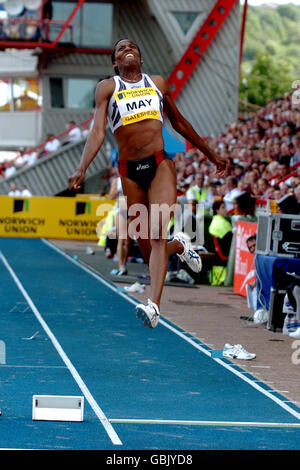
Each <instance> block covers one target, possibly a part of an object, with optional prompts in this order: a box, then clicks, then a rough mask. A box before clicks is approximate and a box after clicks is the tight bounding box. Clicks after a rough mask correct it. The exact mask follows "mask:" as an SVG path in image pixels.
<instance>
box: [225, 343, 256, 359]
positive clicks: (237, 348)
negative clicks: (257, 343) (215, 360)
mask: <svg viewBox="0 0 300 470" xmlns="http://www.w3.org/2000/svg"><path fill="white" fill-rule="evenodd" d="M223 356H224V357H229V358H231V359H244V360H249V359H254V358H255V357H256V354H254V353H249V352H248V351H246V349H244V348H243V346H242V345H241V344H235V345H234V346H232V345H231V344H225V346H224V349H223Z"/></svg>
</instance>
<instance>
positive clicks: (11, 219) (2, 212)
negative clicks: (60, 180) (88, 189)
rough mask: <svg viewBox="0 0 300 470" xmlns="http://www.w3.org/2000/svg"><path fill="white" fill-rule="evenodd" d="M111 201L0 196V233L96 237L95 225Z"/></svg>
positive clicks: (45, 236) (80, 238) (95, 238)
mask: <svg viewBox="0 0 300 470" xmlns="http://www.w3.org/2000/svg"><path fill="white" fill-rule="evenodd" d="M114 204H115V201H112V200H109V199H105V198H98V199H90V198H88V197H87V198H86V200H85V199H83V197H81V198H74V197H37V196H32V197H28V198H22V197H10V196H0V236H1V237H28V238H59V239H70V240H97V239H98V237H97V225H98V224H99V223H100V222H101V220H102V219H103V218H105V217H106V216H107V214H108V212H109V211H110V210H111V209H112V207H113V206H114Z"/></svg>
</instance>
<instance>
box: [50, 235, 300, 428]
mask: <svg viewBox="0 0 300 470" xmlns="http://www.w3.org/2000/svg"><path fill="white" fill-rule="evenodd" d="M42 241H43V242H44V243H45V244H46V245H48V246H49V247H50V248H52V249H53V250H54V251H57V253H59V254H60V255H62V256H64V257H65V258H66V259H68V260H69V261H71V262H72V263H74V264H75V265H76V266H79V267H80V268H81V269H83V270H84V271H86V272H87V273H89V274H90V275H91V276H93V277H94V278H95V279H97V280H98V281H100V282H101V283H102V284H104V285H106V286H107V287H108V288H109V289H111V290H112V291H114V292H116V293H117V294H118V295H120V296H121V297H123V298H124V299H126V300H127V301H128V302H130V303H132V304H134V305H137V304H138V303H139V302H138V301H137V300H135V299H133V298H131V297H129V296H128V295H127V294H124V293H123V292H121V291H120V290H119V289H118V288H117V287H115V286H113V285H112V284H110V283H109V282H108V281H106V280H105V279H103V278H102V277H101V276H100V275H98V274H97V273H96V272H95V271H93V270H92V268H87V267H86V266H84V265H83V264H82V263H80V262H79V261H77V260H75V259H74V258H72V256H70V255H68V254H67V253H65V252H64V251H63V250H61V249H60V248H58V247H56V246H55V245H53V244H52V243H50V242H49V241H48V240H45V239H42ZM159 323H160V324H161V325H164V326H165V327H166V328H168V329H169V330H171V331H172V332H173V333H175V334H176V335H177V336H180V338H182V339H184V340H185V341H187V342H188V343H190V344H191V345H192V346H194V347H195V348H196V349H198V350H199V351H201V352H203V353H204V354H206V355H207V356H209V357H211V351H208V350H206V349H205V348H203V347H202V346H201V345H199V344H198V343H196V342H195V341H194V340H193V339H192V338H189V337H188V336H186V335H185V334H184V333H182V332H181V331H179V330H177V329H176V328H174V327H173V326H171V325H169V323H167V322H165V321H164V320H163V319H160V320H159ZM212 359H213V360H214V361H216V362H217V363H218V364H220V365H221V366H223V367H225V369H227V370H229V371H230V372H232V373H233V374H235V375H236V376H238V377H239V378H240V379H242V380H244V381H245V382H247V383H248V384H249V385H251V386H252V387H253V388H255V389H256V390H258V391H259V392H261V393H262V394H263V395H265V396H267V397H268V398H270V400H273V401H274V402H275V403H277V405H279V406H280V407H281V408H283V409H284V410H285V411H287V412H288V413H290V414H291V415H293V416H294V417H296V418H297V419H299V420H300V413H299V412H297V411H295V410H294V409H293V408H291V407H290V406H288V405H286V403H284V402H283V401H282V400H280V399H279V398H277V397H275V396H274V395H272V393H271V392H270V391H268V390H265V389H264V388H263V387H261V386H260V385H258V384H257V383H255V382H254V381H253V380H252V379H249V378H248V377H246V376H245V375H244V374H243V373H242V372H240V371H238V370H235V369H234V367H235V366H239V365H238V364H227V363H226V362H224V361H223V360H222V359H218V358H212ZM261 383H263V382H261Z"/></svg>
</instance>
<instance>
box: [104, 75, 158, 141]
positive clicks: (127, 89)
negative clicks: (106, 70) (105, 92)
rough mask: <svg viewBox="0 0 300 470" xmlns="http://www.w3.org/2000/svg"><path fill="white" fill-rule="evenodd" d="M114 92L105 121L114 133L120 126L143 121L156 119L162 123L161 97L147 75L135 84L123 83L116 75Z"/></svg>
mask: <svg viewBox="0 0 300 470" xmlns="http://www.w3.org/2000/svg"><path fill="white" fill-rule="evenodd" d="M113 78H114V80H115V90H114V93H113V94H112V97H111V99H110V101H109V104H108V112H107V120H108V124H109V126H110V128H111V130H112V132H115V130H116V129H118V127H120V126H127V125H128V124H133V123H134V122H139V121H143V120H144V119H158V120H160V121H161V122H163V97H162V93H161V92H160V90H159V89H158V88H157V86H156V85H155V84H154V82H153V81H152V80H151V78H150V77H149V75H146V74H145V73H143V74H142V79H141V80H140V81H139V82H137V83H127V82H124V80H122V79H121V78H120V77H119V76H118V75H116V76H114V77H113Z"/></svg>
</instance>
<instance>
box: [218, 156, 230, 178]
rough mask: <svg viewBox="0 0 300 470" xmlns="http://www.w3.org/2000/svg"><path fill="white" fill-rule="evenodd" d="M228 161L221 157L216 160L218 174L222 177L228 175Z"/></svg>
mask: <svg viewBox="0 0 300 470" xmlns="http://www.w3.org/2000/svg"><path fill="white" fill-rule="evenodd" d="M227 167H228V163H227V162H226V160H221V159H220V158H218V159H217V161H216V176H218V177H219V178H222V177H224V176H226V175H227Z"/></svg>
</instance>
